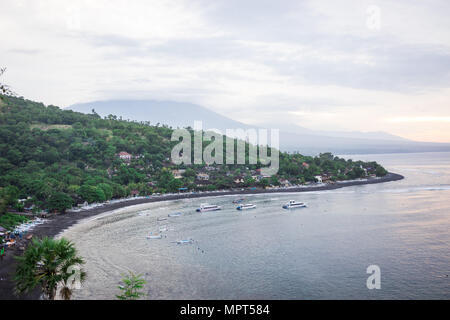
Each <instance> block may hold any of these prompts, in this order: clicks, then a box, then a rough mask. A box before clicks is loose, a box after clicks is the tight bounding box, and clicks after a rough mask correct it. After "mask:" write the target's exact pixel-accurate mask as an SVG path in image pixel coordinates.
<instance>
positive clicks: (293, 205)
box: [283, 200, 306, 209]
mask: <svg viewBox="0 0 450 320" xmlns="http://www.w3.org/2000/svg"><path fill="white" fill-rule="evenodd" d="M305 207H306V203H304V202H297V201H295V200H289V202H288V203H286V204H285V205H283V209H295V208H305Z"/></svg>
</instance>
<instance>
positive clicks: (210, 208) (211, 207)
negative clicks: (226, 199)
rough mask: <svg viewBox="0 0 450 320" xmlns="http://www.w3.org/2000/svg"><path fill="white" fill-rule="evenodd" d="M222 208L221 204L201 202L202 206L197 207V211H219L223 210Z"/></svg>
mask: <svg viewBox="0 0 450 320" xmlns="http://www.w3.org/2000/svg"><path fill="white" fill-rule="evenodd" d="M221 209H222V208H221V207H219V206H216V205H215V204H205V203H203V204H201V205H200V208H197V210H196V211H197V212H207V211H217V210H221Z"/></svg>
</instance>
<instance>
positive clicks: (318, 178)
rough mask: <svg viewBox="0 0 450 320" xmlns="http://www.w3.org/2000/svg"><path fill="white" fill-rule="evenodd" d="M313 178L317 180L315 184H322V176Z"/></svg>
mask: <svg viewBox="0 0 450 320" xmlns="http://www.w3.org/2000/svg"><path fill="white" fill-rule="evenodd" d="M314 178H315V179H316V180H317V183H323V181H322V176H314Z"/></svg>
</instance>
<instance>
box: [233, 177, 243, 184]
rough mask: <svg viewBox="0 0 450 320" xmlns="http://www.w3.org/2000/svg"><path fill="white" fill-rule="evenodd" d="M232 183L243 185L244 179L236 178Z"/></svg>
mask: <svg viewBox="0 0 450 320" xmlns="http://www.w3.org/2000/svg"><path fill="white" fill-rule="evenodd" d="M234 183H235V184H240V183H244V179H242V178H236V179H234Z"/></svg>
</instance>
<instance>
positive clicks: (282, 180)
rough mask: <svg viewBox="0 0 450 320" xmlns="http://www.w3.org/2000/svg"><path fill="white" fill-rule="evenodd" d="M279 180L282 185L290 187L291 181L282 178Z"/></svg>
mask: <svg viewBox="0 0 450 320" xmlns="http://www.w3.org/2000/svg"><path fill="white" fill-rule="evenodd" d="M279 182H280V185H281V186H282V187H289V186H291V183H290V182H289V180H287V179H280V180H279Z"/></svg>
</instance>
